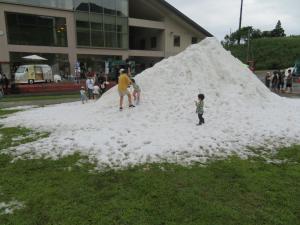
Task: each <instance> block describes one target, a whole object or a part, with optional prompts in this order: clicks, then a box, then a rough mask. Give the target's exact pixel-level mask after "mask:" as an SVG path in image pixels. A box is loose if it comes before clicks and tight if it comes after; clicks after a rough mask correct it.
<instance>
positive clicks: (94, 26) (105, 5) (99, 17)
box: [74, 0, 128, 49]
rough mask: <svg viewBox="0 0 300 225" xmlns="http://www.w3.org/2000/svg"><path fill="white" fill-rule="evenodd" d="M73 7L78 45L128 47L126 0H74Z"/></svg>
mask: <svg viewBox="0 0 300 225" xmlns="http://www.w3.org/2000/svg"><path fill="white" fill-rule="evenodd" d="M74 7H75V18H76V33H77V45H78V46H84V47H108V48H123V49H126V48H128V0H74ZM117 11H118V12H117Z"/></svg>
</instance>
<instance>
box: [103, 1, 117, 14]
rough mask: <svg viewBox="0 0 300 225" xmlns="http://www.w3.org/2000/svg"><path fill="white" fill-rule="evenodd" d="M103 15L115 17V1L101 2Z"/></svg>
mask: <svg viewBox="0 0 300 225" xmlns="http://www.w3.org/2000/svg"><path fill="white" fill-rule="evenodd" d="M103 8H104V14H107V15H116V0H103Z"/></svg>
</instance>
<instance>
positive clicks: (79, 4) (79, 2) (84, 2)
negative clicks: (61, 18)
mask: <svg viewBox="0 0 300 225" xmlns="http://www.w3.org/2000/svg"><path fill="white" fill-rule="evenodd" d="M74 9H75V10H76V11H83V12H89V11H90V7H89V1H88V0H74Z"/></svg>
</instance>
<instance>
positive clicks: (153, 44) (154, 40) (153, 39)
mask: <svg viewBox="0 0 300 225" xmlns="http://www.w3.org/2000/svg"><path fill="white" fill-rule="evenodd" d="M156 47H157V39H156V37H152V38H151V48H156Z"/></svg>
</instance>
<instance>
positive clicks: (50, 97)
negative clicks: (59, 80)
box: [0, 92, 79, 102]
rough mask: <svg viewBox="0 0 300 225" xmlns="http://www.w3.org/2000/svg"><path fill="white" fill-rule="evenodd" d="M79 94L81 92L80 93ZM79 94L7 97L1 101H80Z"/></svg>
mask: <svg viewBox="0 0 300 225" xmlns="http://www.w3.org/2000/svg"><path fill="white" fill-rule="evenodd" d="M78 93H79V92H78ZM78 93H69V94H51V95H28V96H24V95H20V96H16V95H13V96H6V97H4V98H3V99H1V100H0V101H1V102H12V101H35V100H57V99H73V98H74V99H76V98H77V99H78V98H79V97H78V96H79V94H78Z"/></svg>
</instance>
